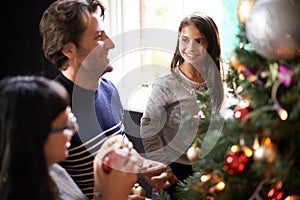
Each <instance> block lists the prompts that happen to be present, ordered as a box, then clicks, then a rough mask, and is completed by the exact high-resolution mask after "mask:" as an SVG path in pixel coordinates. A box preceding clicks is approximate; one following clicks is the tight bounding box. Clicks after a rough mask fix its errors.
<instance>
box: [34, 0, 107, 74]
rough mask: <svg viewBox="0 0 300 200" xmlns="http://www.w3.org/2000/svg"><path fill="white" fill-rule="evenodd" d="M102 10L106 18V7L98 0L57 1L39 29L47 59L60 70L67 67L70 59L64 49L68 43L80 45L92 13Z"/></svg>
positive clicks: (44, 14)
mask: <svg viewBox="0 0 300 200" xmlns="http://www.w3.org/2000/svg"><path fill="white" fill-rule="evenodd" d="M98 8H100V9H101V14H100V16H101V17H103V18H104V10H105V7H104V5H103V4H102V3H101V2H100V1H98V0H86V1H85V0H81V1H78V0H57V1H55V2H54V3H52V4H51V5H50V6H49V7H48V8H47V9H46V10H45V12H44V13H43V16H42V18H41V21H40V25H39V29H40V33H41V36H42V38H43V51H44V55H45V57H46V58H47V59H48V60H49V61H50V62H51V63H53V64H54V65H55V66H56V67H57V68H58V69H59V70H62V69H65V68H66V67H67V61H68V58H67V57H66V56H65V55H64V54H63V53H62V51H61V50H62V48H63V46H64V45H65V44H67V43H68V42H72V43H74V44H75V45H76V46H78V44H79V40H80V37H81V35H82V33H83V32H84V31H85V30H86V28H87V23H88V22H89V19H90V13H93V12H96V11H97V9H98Z"/></svg>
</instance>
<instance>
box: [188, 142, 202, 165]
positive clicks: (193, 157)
mask: <svg viewBox="0 0 300 200" xmlns="http://www.w3.org/2000/svg"><path fill="white" fill-rule="evenodd" d="M200 151H201V150H200V148H199V147H197V144H196V143H194V144H192V146H191V147H190V148H189V149H188V151H187V153H186V155H187V158H188V159H189V160H190V161H197V160H199V157H200Z"/></svg>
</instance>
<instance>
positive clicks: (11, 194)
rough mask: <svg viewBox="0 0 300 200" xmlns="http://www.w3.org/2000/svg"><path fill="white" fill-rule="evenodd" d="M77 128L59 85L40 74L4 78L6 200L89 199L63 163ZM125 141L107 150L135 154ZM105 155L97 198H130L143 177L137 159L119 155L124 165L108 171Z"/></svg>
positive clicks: (116, 139)
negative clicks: (114, 148) (111, 149)
mask: <svg viewBox="0 0 300 200" xmlns="http://www.w3.org/2000/svg"><path fill="white" fill-rule="evenodd" d="M77 129H78V125H77V122H76V117H75V116H74V114H73V113H72V112H71V109H70V106H69V96H68V93H67V91H66V90H65V88H64V87H63V86H61V85H60V84H59V83H57V82H55V81H53V80H49V79H47V78H45V77H38V76H16V77H9V78H4V79H3V80H1V82H0V199H1V200H11V199H18V200H22V199H24V200H25V199H31V200H41V199H43V200H57V199H62V200H80V199H84V200H85V199H88V198H87V197H86V195H84V194H83V193H82V191H81V190H80V189H79V188H78V186H77V185H76V184H75V182H74V181H73V179H72V178H71V177H70V176H69V174H68V173H67V172H66V171H65V170H64V169H63V168H62V167H61V166H60V165H58V164H57V162H60V161H62V160H64V159H66V157H67V156H68V152H69V148H70V140H71V138H72V136H73V133H74V132H75V131H76V130H77ZM120 138H121V139H122V137H121V136H112V137H110V138H108V139H107V140H106V141H105V142H104V144H103V145H102V147H101V150H102V151H105V149H108V147H110V146H111V145H118V147H119V148H122V149H125V148H126V149H127V151H128V152H130V151H131V148H132V144H131V143H130V142H129V141H125V140H120ZM101 150H100V151H99V152H101ZM100 156H101V154H100V153H99V154H97V156H96V158H97V159H94V162H93V164H94V166H95V167H94V173H95V188H94V190H95V195H94V200H99V199H109V200H110V199H111V200H115V199H119V200H125V199H128V195H129V194H130V193H131V190H132V187H133V185H134V183H135V181H136V178H137V175H136V173H133V172H134V167H135V165H136V163H135V162H134V159H132V160H131V161H132V162H131V161H128V160H126V159H122V158H123V157H119V158H120V159H118V163H119V164H120V166H122V167H120V168H119V169H114V168H111V169H110V172H107V171H105V170H103V169H104V168H103V162H102V161H103V158H104V156H102V157H100ZM121 169H122V171H120V170H121ZM116 179H117V181H116ZM103 182H105V183H106V184H103ZM116 191H117V192H116Z"/></svg>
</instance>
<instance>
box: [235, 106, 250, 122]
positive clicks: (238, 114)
mask: <svg viewBox="0 0 300 200" xmlns="http://www.w3.org/2000/svg"><path fill="white" fill-rule="evenodd" d="M249 112H250V108H249V107H241V106H237V107H235V109H234V114H233V116H234V118H235V119H237V120H239V121H242V120H243V119H244V118H245V116H247V115H248V113H249Z"/></svg>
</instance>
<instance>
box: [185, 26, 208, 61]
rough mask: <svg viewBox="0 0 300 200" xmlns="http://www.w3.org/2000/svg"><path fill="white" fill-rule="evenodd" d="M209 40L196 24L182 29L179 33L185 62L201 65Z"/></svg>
mask: <svg viewBox="0 0 300 200" xmlns="http://www.w3.org/2000/svg"><path fill="white" fill-rule="evenodd" d="M206 49H207V41H206V38H205V36H204V35H202V34H201V32H200V31H199V30H198V29H197V27H196V26H195V25H194V24H190V25H188V26H185V27H183V28H182V29H181V33H180V35H179V52H180V54H181V56H182V57H183V59H184V60H185V62H188V63H190V64H193V65H197V66H198V65H199V64H202V63H203V62H204V58H205V55H206Z"/></svg>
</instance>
